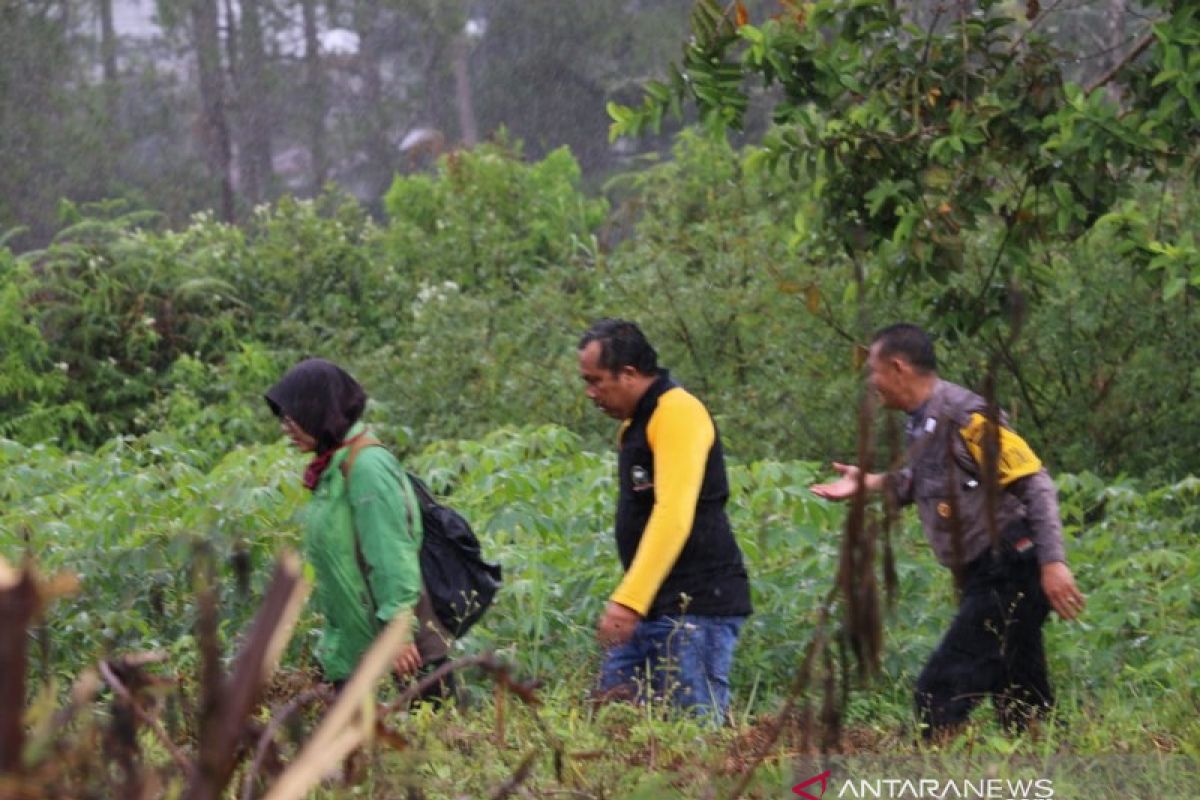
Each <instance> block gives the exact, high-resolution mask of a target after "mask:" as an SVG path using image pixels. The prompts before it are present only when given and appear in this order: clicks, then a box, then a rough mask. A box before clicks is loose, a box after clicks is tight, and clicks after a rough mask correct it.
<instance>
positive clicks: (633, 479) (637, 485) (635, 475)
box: [629, 466, 654, 492]
mask: <svg viewBox="0 0 1200 800" xmlns="http://www.w3.org/2000/svg"><path fill="white" fill-rule="evenodd" d="M629 482H630V484H631V485H632V487H633V490H634V491H635V492H644V491H646V490H647V489H653V488H654V482H653V481H651V480H650V473H649V472H647V471H646V468H645V467H640V466H634V467H633V468H632V469H630V470H629Z"/></svg>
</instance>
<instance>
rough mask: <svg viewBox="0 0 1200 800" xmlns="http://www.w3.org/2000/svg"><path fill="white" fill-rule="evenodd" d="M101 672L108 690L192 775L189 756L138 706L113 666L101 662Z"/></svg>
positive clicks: (154, 719) (156, 720)
mask: <svg viewBox="0 0 1200 800" xmlns="http://www.w3.org/2000/svg"><path fill="white" fill-rule="evenodd" d="M99 670H100V675H101V676H102V677H103V678H104V682H105V683H106V684H108V688H110V689H112V690H113V693H114V694H116V695H117V697H119V698H121V699H122V700H124V701H125V702H126V703H127V704H128V705H129V708H130V710H131V711H133V715H134V716H135V717H137V718H138V719H140V720H141V721H142V723H143V724H145V725H146V726H148V727H149V728H150V730H152V731H154V735H155V736H156V737H157V738H158V741H159V742H160V743H161V744H162V746H163V747H165V748H166V749H167V752H168V753H170V754H171V758H172V760H174V761H175V764H176V766H178V767H179V768H180V769H181V770H183V773H184V774H185V775H191V774H192V770H193V766H192V762H191V761H189V760H188V758H187V756H185V755H184V754H183V752H182V751H181V750H180V749H179V748H178V747H176V746H175V743H174V742H172V741H171V737H170V736H168V735H167V732H166V731H165V730H163V727H162V723H161V722H159V721H158V719H157V718H156V717H153V716H151V715H150V713H149V712H147V711H146V710H145V709H144V708H142V707H141V705H139V704H138V701H137V699H136V698H134V696H133V693H132V692H130V691H129V689H128V688H126V686H125V684H124V683H123V682H122V681H121V679H120V678H118V677H117V674H116V673H115V672H114V671H113V668H112V665H110V664H109V663H108V662H107V661H101V662H100V664H99Z"/></svg>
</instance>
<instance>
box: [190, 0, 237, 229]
mask: <svg viewBox="0 0 1200 800" xmlns="http://www.w3.org/2000/svg"><path fill="white" fill-rule="evenodd" d="M191 17H192V37H193V40H194V45H195V47H196V67H197V71H198V72H199V79H200V137H201V143H202V145H203V148H204V154H205V158H206V160H207V161H208V166H209V169H210V170H211V172H212V175H213V178H214V179H215V180H216V182H217V183H218V185H219V187H220V195H221V200H220V202H221V218H222V219H223V220H225V221H226V222H233V220H234V206H233V179H232V175H231V171H232V161H233V158H232V152H231V147H230V143H229V123H228V121H227V120H226V118H225V88H224V80H223V79H222V75H221V35H220V31H219V30H218V26H217V17H218V11H217V2H216V0H191Z"/></svg>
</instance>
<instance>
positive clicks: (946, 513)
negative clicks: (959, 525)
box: [937, 503, 950, 519]
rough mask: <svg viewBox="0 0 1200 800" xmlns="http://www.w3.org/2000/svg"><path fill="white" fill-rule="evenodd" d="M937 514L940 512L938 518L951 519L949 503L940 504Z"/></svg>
mask: <svg viewBox="0 0 1200 800" xmlns="http://www.w3.org/2000/svg"><path fill="white" fill-rule="evenodd" d="M937 512H938V516H939V517H941V518H942V519H950V504H949V503H938V504H937Z"/></svg>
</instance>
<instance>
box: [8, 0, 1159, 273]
mask: <svg viewBox="0 0 1200 800" xmlns="http://www.w3.org/2000/svg"><path fill="white" fill-rule="evenodd" d="M745 5H746V7H747V9H748V11H749V13H750V15H751V18H752V19H762V18H764V17H766V16H768V15H770V14H772V13H778V12H779V11H780V9H781V8H783V7H784V6H787V5H788V3H787V2H786V0H783V1H782V2H781V1H780V0H755V2H748V3H746V4H745ZM792 5H795V4H794V3H793V4H792ZM908 5H909V7H910V13H911V15H912V18H913V20H914V22H916V23H918V24H921V23H923V22H927V21H928V20H929V19H931V18H932V17H933V15H935V14H937V13H938V8H939V7H940V6H941V5H944V4H939V3H938V2H934V1H933V0H921V1H920V2H913V3H909V4H908ZM967 5H973V4H970V3H968V4H967ZM1058 5H1060V6H1064V8H1060V9H1058V13H1056V14H1055V15H1054V16H1053V18H1052V20H1051V22H1049V23H1048V24H1047V28H1049V29H1052V30H1051V31H1050V32H1051V33H1052V34H1054V35H1055V36H1056V37H1058V39H1060V40H1061V41H1062V42H1063V43H1064V53H1065V55H1064V64H1063V67H1064V73H1065V74H1068V75H1070V74H1071V73H1076V74H1078V73H1082V72H1088V71H1090V72H1092V73H1096V72H1099V71H1102V70H1103V69H1105V68H1106V67H1107V65H1108V64H1109V62H1111V61H1112V60H1114V59H1115V58H1116V57H1117V56H1119V55H1120V51H1121V49H1122V46H1123V45H1124V44H1125V43H1126V40H1127V39H1128V38H1129V34H1128V32H1127V28H1129V27H1130V23H1131V22H1136V16H1137V14H1138V13H1139V11H1138V9H1137V8H1136V6H1134V5H1133V4H1132V3H1127V2H1126V0H1086V1H1082V2H1081V1H1079V0H1074V1H1073V0H1059V3H1058ZM691 6H692V3H691V0H6V2H3V3H0V37H2V39H3V41H4V42H5V45H4V57H3V59H0V242H4V243H7V244H8V246H10V247H12V248H14V249H15V250H17V251H21V250H27V249H30V248H33V247H40V246H43V245H44V244H46V243H47V242H48V241H50V239H51V238H52V236H53V234H54V232H55V231H56V230H57V229H59V228H61V227H62V226H63V225H64V224H66V223H67V222H69V221H71V219H72V218H73V217H72V215H73V211H74V209H75V208H76V206H77V205H78V204H84V203H96V202H98V201H106V202H109V203H110V204H111V206H112V207H113V208H114V209H119V210H120V211H121V212H123V213H124V212H128V211H131V210H139V209H145V210H149V211H153V212H154V213H155V219H157V220H158V221H159V223H160V224H163V225H166V226H177V225H180V224H183V223H185V222H186V221H187V219H188V218H189V216H190V215H191V214H193V213H195V212H198V211H202V210H207V209H211V210H212V211H213V213H214V215H215V217H216V218H218V219H222V220H228V221H239V220H242V219H245V218H246V217H247V215H248V214H249V213H250V211H251V210H252V209H253V208H254V207H255V206H256V205H258V204H260V203H264V202H270V201H273V200H275V199H277V198H278V197H280V196H281V195H283V194H293V195H296V196H300V197H308V196H313V195H316V194H318V193H319V192H321V191H322V190H323V189H325V188H329V187H331V186H332V187H336V188H337V190H340V191H343V192H346V193H349V194H350V195H352V196H353V197H355V198H357V199H358V200H360V201H361V202H363V203H364V204H365V205H366V207H367V208H368V209H369V210H370V211H371V212H372V213H375V214H378V213H379V212H380V210H381V197H382V195H383V194H384V192H385V191H386V190H387V188H388V186H390V184H391V182H392V179H393V177H394V176H395V175H397V174H405V173H411V172H414V171H420V170H426V169H429V168H430V167H431V166H432V165H433V164H434V163H435V161H436V159H437V158H438V157H439V156H441V155H443V154H446V153H449V152H452V151H454V150H455V149H456V148H461V147H470V146H472V145H474V144H477V143H478V142H480V141H484V140H496V139H502V140H504V141H506V142H507V143H508V144H509V145H510V146H511V147H513V148H518V147H519V148H520V149H521V152H523V153H524V155H525V156H527V157H529V158H531V159H537V158H540V157H542V156H544V155H545V154H546V153H548V152H549V151H551V150H553V149H554V148H556V147H560V146H567V147H569V148H570V150H571V152H572V153H573V155H574V156H575V158H576V159H577V160H578V161H579V163H580V165H581V167H582V169H583V173H584V178H585V183H586V185H587V186H589V187H591V188H593V189H595V188H598V187H599V186H601V185H603V180H604V178H605V177H607V176H609V175H611V174H613V173H614V172H616V171H621V170H628V169H631V168H637V167H638V166H639V164H640V163H641V162H640V161H639V159H638V156H639V155H640V154H643V153H647V152H657V153H664V152H666V150H667V148H668V146H669V143H670V134H671V132H672V130H674V129H678V127H679V124H680V123H677V122H671V123H668V125H667V126H665V127H666V130H664V132H663V133H662V134H661V135H657V136H648V137H644V138H640V139H638V140H636V141H631V140H628V139H622V140H618V141H617V142H614V143H610V142H609V141H608V124H609V119H608V116H607V114H606V112H605V106H606V103H607V102H609V101H614V100H615V101H617V102H623V103H635V102H636V101H637V100H638V98H639V96H640V89H639V86H640V84H641V83H642V82H643V81H645V80H647V79H649V78H653V77H658V76H661V75H662V74H663V73H664V72H665V70H666V68H667V65H668V64H669V63H670V62H671V61H672V60H676V59H677V58H678V56H679V54H680V49H681V45H682V43H683V42H684V41H685V40H686V38H687V36H688V12H689V9H690V8H691ZM1072 54H1073V55H1072ZM766 123H767V120H766V119H765V118H764V115H761V114H760V115H755V114H751V115H750V118H749V122H748V128H749V129H748V132H747V135H748V136H750V137H753V136H754V135H755V134H756V132H757V131H759V130H761V129H762V128H763V127H765V124H766ZM64 201H65V202H64ZM92 211H93V213H94V211H95V209H92Z"/></svg>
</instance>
